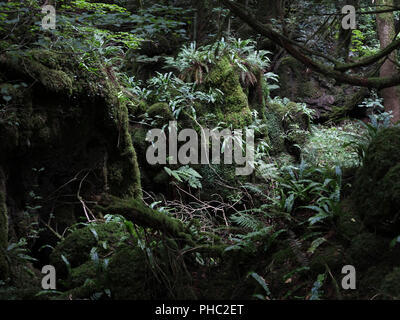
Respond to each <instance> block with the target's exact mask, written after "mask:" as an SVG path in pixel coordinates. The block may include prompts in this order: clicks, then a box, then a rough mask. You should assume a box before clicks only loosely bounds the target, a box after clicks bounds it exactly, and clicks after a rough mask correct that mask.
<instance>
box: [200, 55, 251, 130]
mask: <svg viewBox="0 0 400 320" xmlns="http://www.w3.org/2000/svg"><path fill="white" fill-rule="evenodd" d="M206 85H207V86H209V87H211V88H218V89H220V90H221V91H222V92H223V93H224V103H223V104H222V105H220V106H218V107H217V110H210V112H211V113H214V114H215V115H216V116H217V123H218V122H225V123H226V124H227V126H228V127H229V126H230V125H232V126H233V128H242V127H244V126H245V125H248V124H250V123H251V120H252V116H251V111H250V108H249V102H248V98H247V95H246V93H245V92H244V91H243V88H242V86H241V84H240V78H239V72H238V71H237V70H236V69H235V67H234V66H233V65H232V63H231V62H230V60H229V58H228V57H224V58H222V59H221V60H220V61H219V62H218V63H217V64H216V65H215V66H214V67H213V68H212V70H211V71H210V73H209V74H208V76H207V78H206Z"/></svg>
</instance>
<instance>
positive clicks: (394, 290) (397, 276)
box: [381, 267, 400, 300]
mask: <svg viewBox="0 0 400 320" xmlns="http://www.w3.org/2000/svg"><path fill="white" fill-rule="evenodd" d="M381 292H382V293H383V294H384V295H385V297H390V298H392V299H396V300H399V299H400V268H399V267H396V268H394V269H393V271H392V272H390V273H389V274H387V275H386V276H385V278H384V279H383V280H382V284H381Z"/></svg>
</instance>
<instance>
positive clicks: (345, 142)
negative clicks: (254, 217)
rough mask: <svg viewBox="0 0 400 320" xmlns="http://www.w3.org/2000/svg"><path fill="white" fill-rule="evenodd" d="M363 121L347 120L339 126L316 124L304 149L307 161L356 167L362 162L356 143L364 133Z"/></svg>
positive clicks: (316, 163)
mask: <svg viewBox="0 0 400 320" xmlns="http://www.w3.org/2000/svg"><path fill="white" fill-rule="evenodd" d="M363 128H364V125H362V124H361V122H359V123H357V122H345V123H343V124H342V125H338V126H323V125H314V126H312V129H311V135H310V136H309V137H308V139H307V142H306V144H305V145H304V147H303V149H302V157H303V159H304V160H305V161H307V162H309V163H312V164H313V165H316V166H320V167H334V166H340V167H347V168H349V167H350V168H351V167H355V166H358V165H359V164H360V159H359V156H358V152H357V150H355V149H354V148H353V146H354V145H355V144H358V143H361V142H362V141H363V140H364V139H363V134H364V129H363Z"/></svg>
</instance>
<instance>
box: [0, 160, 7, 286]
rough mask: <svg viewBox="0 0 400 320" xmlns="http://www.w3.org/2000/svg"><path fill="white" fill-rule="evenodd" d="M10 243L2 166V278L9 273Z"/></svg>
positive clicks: (0, 224) (0, 220)
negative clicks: (7, 252)
mask: <svg viewBox="0 0 400 320" xmlns="http://www.w3.org/2000/svg"><path fill="white" fill-rule="evenodd" d="M7 244H8V216H7V206H6V186H5V177H4V172H3V169H2V168H1V167H0V280H5V279H6V278H7V275H8V263H7V260H6V249H7Z"/></svg>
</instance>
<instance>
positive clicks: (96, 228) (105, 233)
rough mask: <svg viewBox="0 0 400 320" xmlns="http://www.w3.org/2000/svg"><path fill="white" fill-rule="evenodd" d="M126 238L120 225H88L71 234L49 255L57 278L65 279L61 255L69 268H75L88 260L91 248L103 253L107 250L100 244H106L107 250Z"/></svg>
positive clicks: (115, 223) (65, 269) (113, 223)
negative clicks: (57, 275) (68, 264)
mask: <svg viewBox="0 0 400 320" xmlns="http://www.w3.org/2000/svg"><path fill="white" fill-rule="evenodd" d="M92 230H93V231H92ZM127 236H128V234H127V232H126V230H125V227H124V225H123V224H121V223H117V222H110V223H103V224H90V225H88V226H86V227H84V228H82V229H78V230H76V231H74V232H72V233H71V234H70V235H68V236H67V237H66V238H65V239H64V240H62V241H61V242H60V243H59V244H58V245H57V246H56V247H55V248H54V250H53V252H52V253H51V255H50V260H51V263H52V264H53V265H54V266H55V267H56V269H57V272H58V274H59V276H60V277H61V278H62V277H64V278H65V276H66V275H67V268H66V265H65V262H64V261H63V259H62V258H61V255H63V256H64V257H65V258H67V260H68V262H69V263H70V265H71V268H76V267H79V266H80V265H82V264H84V263H85V262H87V261H88V260H90V251H91V249H92V248H94V247H97V248H98V252H99V254H101V253H105V252H107V250H106V249H104V248H103V246H102V244H101V243H102V242H107V245H108V248H112V247H113V246H117V245H118V244H119V242H120V241H121V239H124V238H125V237H127ZM96 237H97V239H96ZM108 250H110V249H108Z"/></svg>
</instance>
